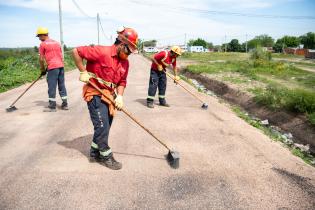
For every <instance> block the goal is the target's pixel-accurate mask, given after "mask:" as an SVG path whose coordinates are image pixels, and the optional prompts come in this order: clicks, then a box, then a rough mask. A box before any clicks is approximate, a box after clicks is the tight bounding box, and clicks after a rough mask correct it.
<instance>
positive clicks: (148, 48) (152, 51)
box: [143, 47, 159, 53]
mask: <svg viewBox="0 0 315 210" xmlns="http://www.w3.org/2000/svg"><path fill="white" fill-rule="evenodd" d="M143 50H144V52H148V53H156V52H158V51H159V50H158V49H157V48H156V47H145V48H143Z"/></svg>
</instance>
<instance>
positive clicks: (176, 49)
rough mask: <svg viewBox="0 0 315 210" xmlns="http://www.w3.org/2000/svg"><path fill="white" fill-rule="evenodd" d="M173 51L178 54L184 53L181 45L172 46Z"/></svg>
mask: <svg viewBox="0 0 315 210" xmlns="http://www.w3.org/2000/svg"><path fill="white" fill-rule="evenodd" d="M171 51H173V52H174V53H176V54H177V55H182V49H180V47H179V46H176V45H175V46H173V47H172V48H171Z"/></svg>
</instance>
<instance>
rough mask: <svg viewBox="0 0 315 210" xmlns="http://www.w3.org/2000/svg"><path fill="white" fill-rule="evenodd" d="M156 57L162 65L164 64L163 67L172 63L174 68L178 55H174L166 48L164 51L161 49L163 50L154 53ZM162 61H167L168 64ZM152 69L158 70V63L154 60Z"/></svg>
mask: <svg viewBox="0 0 315 210" xmlns="http://www.w3.org/2000/svg"><path fill="white" fill-rule="evenodd" d="M154 59H155V60H156V61H157V62H158V63H159V64H160V65H162V66H163V69H165V68H166V67H167V66H169V65H170V64H172V66H173V68H176V57H175V56H173V57H172V56H171V52H170V51H166V50H164V51H161V52H159V53H156V54H155V55H154ZM162 61H163V62H164V63H166V64H167V66H166V65H164V64H163V63H162ZM151 69H153V70H156V71H158V67H157V65H156V64H155V63H154V62H152V65H151Z"/></svg>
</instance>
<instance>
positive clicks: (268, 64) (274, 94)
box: [187, 53, 315, 125]
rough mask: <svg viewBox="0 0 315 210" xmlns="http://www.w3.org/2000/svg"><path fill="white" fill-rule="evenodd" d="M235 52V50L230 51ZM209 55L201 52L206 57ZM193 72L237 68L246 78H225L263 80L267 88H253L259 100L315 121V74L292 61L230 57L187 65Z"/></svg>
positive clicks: (235, 71) (225, 77)
mask: <svg viewBox="0 0 315 210" xmlns="http://www.w3.org/2000/svg"><path fill="white" fill-rule="evenodd" d="M228 54H229V53H228ZM230 55H231V54H230ZM205 56H207V55H200V57H201V58H202V59H204V57H205ZM187 70H188V71H190V72H192V73H197V74H199V73H207V74H223V75H224V73H229V72H232V73H233V72H234V73H238V74H241V76H242V77H244V79H240V78H236V77H235V78H231V77H227V76H223V80H225V81H230V82H232V83H234V84H241V83H245V82H248V80H249V79H250V80H256V81H259V82H261V83H263V84H265V86H267V88H266V89H262V88H258V89H252V90H251V91H250V92H252V93H254V95H255V100H256V101H257V102H258V103H260V104H263V105H265V106H267V107H269V108H271V109H275V110H282V109H284V110H288V111H292V112H296V113H303V114H305V115H306V116H307V117H308V119H309V122H310V123H312V124H313V125H315V114H314V113H315V74H314V73H312V72H308V71H304V70H302V69H299V68H297V67H295V66H294V65H292V64H289V63H284V62H279V61H268V60H263V59H256V60H243V61H238V60H234V61H233V60H228V61H227V62H215V63H204V62H201V63H199V64H197V65H189V66H187Z"/></svg>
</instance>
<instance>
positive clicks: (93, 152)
mask: <svg viewBox="0 0 315 210" xmlns="http://www.w3.org/2000/svg"><path fill="white" fill-rule="evenodd" d="M90 157H91V158H95V159H98V158H100V151H98V149H95V148H93V147H91V149H90Z"/></svg>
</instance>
